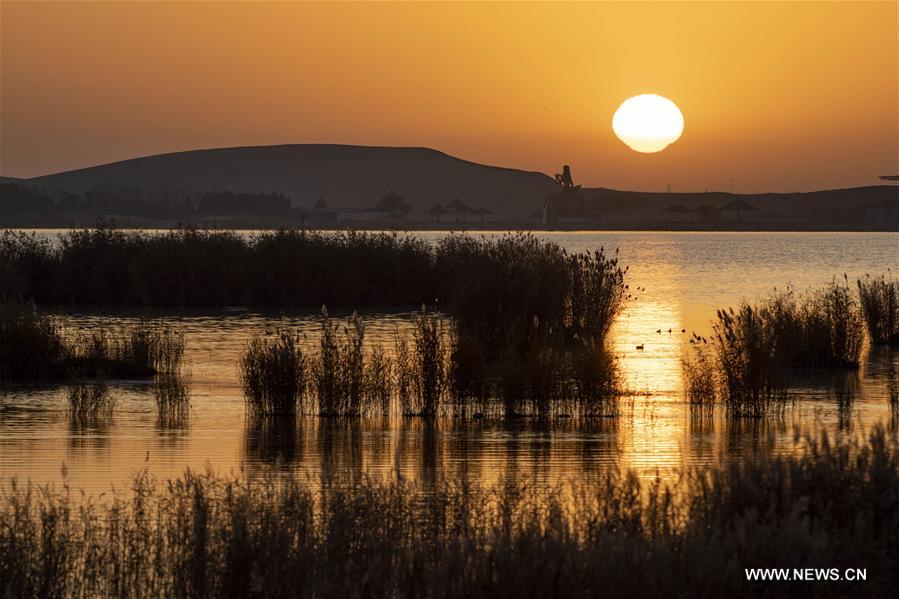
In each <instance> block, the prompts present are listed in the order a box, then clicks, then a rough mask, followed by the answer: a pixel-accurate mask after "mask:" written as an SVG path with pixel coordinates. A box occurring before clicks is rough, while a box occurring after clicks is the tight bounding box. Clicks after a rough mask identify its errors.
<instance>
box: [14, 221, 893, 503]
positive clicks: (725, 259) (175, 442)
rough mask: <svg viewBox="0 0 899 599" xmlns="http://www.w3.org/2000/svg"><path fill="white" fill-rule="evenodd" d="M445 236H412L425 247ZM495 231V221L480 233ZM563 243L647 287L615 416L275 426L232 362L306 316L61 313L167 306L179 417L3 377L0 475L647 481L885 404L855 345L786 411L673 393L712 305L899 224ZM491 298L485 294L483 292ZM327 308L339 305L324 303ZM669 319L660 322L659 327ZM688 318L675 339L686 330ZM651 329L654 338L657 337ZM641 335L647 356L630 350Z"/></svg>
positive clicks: (856, 272)
mask: <svg viewBox="0 0 899 599" xmlns="http://www.w3.org/2000/svg"><path fill="white" fill-rule="evenodd" d="M445 234H446V233H438V232H423V233H420V234H419V235H420V236H422V237H424V238H426V239H429V240H434V241H436V240H437V239H439V237H440V236H442V235H445ZM486 234H487V235H498V234H502V233H499V232H497V233H486ZM539 236H540V237H542V238H546V239H550V240H553V241H556V242H558V243H560V244H561V245H562V246H564V247H566V248H568V249H569V250H571V251H588V250H593V249H596V248H598V247H600V246H603V247H605V248H606V250H607V251H615V248H619V249H620V253H619V257H620V258H621V261H622V263H623V264H625V265H627V266H629V272H628V283H629V284H630V286H631V289H637V288H640V289H642V290H641V291H639V292H638V293H637V298H636V299H635V300H634V301H633V302H631V303H630V304H629V305H628V306H627V308H626V310H625V312H624V313H623V314H622V316H621V318H620V320H619V321H618V323H617V324H616V326H615V327H614V329H613V331H612V346H613V348H614V350H615V352H616V353H617V355H618V356H619V359H620V363H621V369H622V373H623V375H624V377H625V382H626V386H627V388H628V389H630V390H631V391H632V392H633V395H632V396H631V397H629V398H626V400H625V404H624V410H623V415H622V416H621V417H620V418H617V419H602V420H596V421H591V422H576V421H572V420H555V421H551V422H548V423H546V422H544V423H541V422H535V421H520V422H512V423H510V422H504V421H502V420H491V419H486V420H462V419H458V418H452V417H449V416H447V417H442V418H438V419H437V420H436V421H435V422H426V421H422V420H420V419H402V418H389V419H383V418H362V419H357V420H346V419H319V418H315V417H299V418H297V420H296V421H294V422H288V423H281V424H272V423H270V422H264V421H259V420H256V419H253V418H249V417H247V415H246V414H245V411H244V404H243V398H242V395H241V392H240V388H239V382H238V371H237V363H238V358H239V355H240V353H241V351H242V350H243V348H244V346H245V344H246V341H247V339H248V338H249V337H250V336H251V335H252V334H254V333H257V332H264V331H266V330H273V329H275V328H278V327H284V326H289V327H296V328H299V329H301V330H307V331H308V332H309V333H310V334H314V333H315V332H316V330H317V327H318V323H317V321H316V318H317V316H318V314H317V311H316V310H312V309H302V308H300V309H296V310H290V311H259V310H254V309H249V310H244V309H234V308H236V307H229V308H228V309H218V310H208V309H206V310H194V309H183V310H172V309H166V310H136V309H133V308H129V309H121V308H115V307H107V308H90V309H87V308H84V309H81V308H79V309H77V310H73V309H71V308H70V309H57V310H56V312H57V313H58V314H59V315H60V318H62V319H63V322H64V323H65V324H66V326H71V327H86V326H91V324H92V323H94V322H96V321H97V319H101V318H102V319H106V320H112V321H113V322H117V323H127V322H130V321H133V320H135V319H137V318H139V317H141V316H146V315H148V314H149V315H153V316H157V317H162V318H164V319H165V320H167V321H170V322H171V323H172V324H174V325H175V326H177V327H178V328H180V329H181V330H183V331H184V332H185V334H186V338H187V363H188V365H189V369H190V371H191V381H192V406H193V407H192V414H191V417H190V419H189V421H187V422H182V423H175V424H174V425H173V423H164V422H159V421H158V419H157V415H156V409H155V403H154V400H153V396H152V392H151V390H150V381H127V382H126V381H114V382H113V392H114V393H115V394H116V397H117V406H116V409H115V412H114V414H113V416H112V417H111V418H108V419H101V420H99V421H92V422H75V421H72V420H71V419H70V418H69V417H68V416H67V414H66V395H65V389H64V388H60V387H43V388H34V387H6V388H3V389H0V478H2V479H4V480H7V479H9V478H11V477H16V478H19V479H22V480H24V479H31V480H33V481H35V482H39V483H45V482H55V483H58V482H59V481H61V480H62V478H63V477H65V479H66V480H67V481H68V482H69V483H70V484H72V485H73V486H75V487H84V488H86V489H87V490H90V491H95V492H102V491H106V490H108V489H109V488H110V486H111V485H117V486H121V485H122V484H124V483H125V482H126V481H127V480H128V478H129V477H130V476H131V474H133V473H134V472H136V471H138V470H139V469H144V468H146V469H148V470H149V471H150V472H151V473H152V474H154V475H156V476H158V477H160V478H168V477H173V476H178V475H180V474H181V473H182V472H183V471H184V469H185V468H188V467H189V468H193V469H200V470H202V469H205V468H212V469H214V470H216V471H218V472H222V473H227V472H230V471H234V472H239V471H243V472H245V473H247V474H249V475H262V474H265V473H267V472H270V471H271V470H272V469H277V470H284V469H288V470H295V471H298V472H300V473H302V474H304V475H308V476H309V477H310V478H312V479H316V480H318V479H331V478H334V477H337V478H348V479H354V478H358V477H361V476H397V475H399V476H403V477H407V478H417V479H421V480H424V481H428V480H438V479H440V478H441V477H466V478H469V479H472V480H479V481H496V480H500V479H503V478H514V477H522V476H527V477H529V478H536V479H538V480H547V481H552V480H557V479H559V478H566V477H577V476H579V475H583V474H585V473H589V472H595V471H598V470H601V469H602V468H605V467H607V466H609V465H612V464H620V465H623V466H626V467H630V468H634V469H636V470H637V471H638V472H640V473H641V474H643V475H645V476H654V475H656V473H658V474H660V475H662V476H665V475H666V474H670V473H671V472H672V470H673V469H674V468H677V467H680V466H684V465H700V466H701V465H703V464H708V463H710V462H712V461H715V460H718V459H721V458H722V457H727V456H737V457H738V456H740V455H741V454H742V453H743V452H745V451H747V450H748V449H750V448H752V447H754V446H757V445H759V444H764V445H766V446H769V447H770V448H771V450H772V451H775V452H789V451H794V450H795V449H796V445H795V436H796V434H797V432H798V433H799V434H802V433H814V432H817V431H821V430H826V431H829V432H832V433H834V434H855V433H857V432H859V431H863V430H866V429H870V427H872V426H874V425H875V424H876V423H878V422H882V421H884V420H885V418H886V417H887V415H888V408H887V402H888V398H889V396H890V394H891V393H896V389H897V386H896V377H897V374H896V373H897V371H899V352H895V351H891V350H889V349H886V348H875V349H874V350H866V352H865V354H864V360H863V365H862V368H861V369H860V370H859V371H856V372H845V371H835V372H818V373H809V374H807V375H802V376H801V378H800V379H797V381H796V388H795V389H794V392H793V393H792V399H793V402H792V404H791V406H790V407H789V409H788V410H787V413H786V414H785V415H784V417H783V418H779V419H766V420H746V421H740V422H730V421H727V420H725V419H723V418H715V419H713V420H711V421H705V420H703V421H695V420H693V419H691V417H690V416H689V411H688V409H687V407H686V405H685V403H684V398H683V380H682V378H681V367H680V362H681V358H682V356H683V355H684V352H685V351H688V350H689V345H688V343H687V340H688V338H689V334H690V333H691V332H693V331H696V332H699V333H701V334H702V333H706V332H708V331H709V329H710V322H711V319H712V318H713V316H714V312H715V309H716V308H718V307H724V306H731V305H736V304H738V303H739V302H740V301H741V300H744V299H750V300H753V299H757V298H759V297H760V296H763V295H765V294H767V293H769V292H770V291H772V290H773V289H774V288H775V287H778V288H781V289H782V288H784V287H786V286H787V285H792V286H793V287H795V288H796V289H797V290H798V291H802V290H805V289H808V288H812V287H820V286H822V285H825V284H827V283H829V282H831V281H833V280H834V279H837V280H842V279H843V276H844V274H845V275H846V276H848V277H849V280H850V281H854V279H855V278H857V277H859V276H863V275H864V274H866V273H871V274H880V273H885V272H886V271H887V269H888V268H891V267H895V266H896V265H897V264H899V235H897V234H895V233H709V232H702V233H692V232H679V233H671V232H620V233H619V232H583V233H577V232H570V233H569V232H566V233H541V234H539ZM485 299H487V298H485ZM360 311H361V312H362V313H363V314H364V317H365V319H366V322H367V327H366V336H367V337H366V338H367V341H368V342H371V343H375V342H378V341H382V342H384V343H385V344H387V345H389V344H391V343H392V340H393V336H394V335H395V333H396V331H397V330H398V329H400V330H401V329H403V328H404V327H406V326H407V317H408V314H407V313H403V312H401V311H400V312H397V311H395V310H393V309H391V310H386V309H383V308H372V307H367V308H364V307H360ZM335 312H336V310H335V309H332V314H333V313H335ZM669 329H670V330H671V332H670V333H669V332H668V330H669ZM682 330H686V333H683V332H681V331H682ZM657 331H661V333H659V332H657ZM637 345H643V346H644V349H643V350H637V349H636V346H637Z"/></svg>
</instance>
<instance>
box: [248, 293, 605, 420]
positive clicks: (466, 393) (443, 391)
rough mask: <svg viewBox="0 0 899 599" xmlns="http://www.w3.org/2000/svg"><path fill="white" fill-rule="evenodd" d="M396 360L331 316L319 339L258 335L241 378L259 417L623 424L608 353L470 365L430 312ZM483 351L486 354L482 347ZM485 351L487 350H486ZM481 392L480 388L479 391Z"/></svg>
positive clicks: (551, 351)
mask: <svg viewBox="0 0 899 599" xmlns="http://www.w3.org/2000/svg"><path fill="white" fill-rule="evenodd" d="M411 325H412V326H411V332H408V333H403V334H400V333H397V336H396V338H395V342H394V347H393V348H392V352H391V353H390V354H388V353H387V352H386V351H385V349H384V348H383V347H382V346H373V347H368V348H366V347H365V344H364V340H365V325H364V323H363V321H362V319H361V318H360V317H359V316H358V315H356V314H353V316H351V317H350V318H348V319H346V320H342V319H334V318H329V317H328V316H327V314H326V313H325V314H324V315H323V318H322V321H321V332H320V333H319V336H318V338H317V339H305V338H302V339H301V338H299V337H294V336H291V335H290V334H289V333H284V332H279V333H277V334H275V335H271V334H267V335H257V336H255V337H254V338H253V339H252V340H251V341H250V343H249V344H248V346H247V349H246V350H245V352H244V355H243V357H242V359H241V365H240V371H241V378H242V381H243V386H244V394H245V396H246V399H247V405H248V408H249V410H250V412H252V413H254V414H268V415H294V414H296V413H307V414H308V413H314V414H317V415H319V416H326V417H327V416H363V415H369V416H370V415H389V414H390V413H391V412H392V411H393V410H398V413H399V414H401V415H403V416H422V417H429V418H430V417H434V416H437V415H438V414H444V413H452V414H455V415H459V416H477V417H482V416H486V415H490V416H505V417H510V418H511V417H521V416H537V417H552V416H573V415H579V416H585V417H592V416H616V415H617V414H618V398H619V396H620V395H621V393H622V392H621V391H620V385H619V382H618V368H617V363H616V361H615V360H614V358H613V357H612V356H611V354H610V353H609V352H608V351H607V350H606V349H605V348H604V347H602V346H599V345H596V344H595V343H593V342H590V341H581V342H579V343H577V344H575V345H574V346H573V347H561V346H559V345H558V343H555V344H547V345H541V344H539V343H535V344H533V350H532V352H533V353H532V354H531V355H529V356H528V357H527V358H526V359H525V360H523V361H518V360H512V359H506V360H503V361H500V362H497V361H495V362H494V363H492V364H489V365H485V364H484V363H482V362H480V361H478V360H471V361H469V362H466V361H465V360H466V359H468V357H467V354H466V353H465V351H466V350H465V346H462V345H461V344H460V343H459V337H458V335H457V334H456V326H455V322H454V321H453V320H452V319H449V318H447V317H446V316H445V315H443V314H440V313H437V312H433V311H430V312H429V311H428V310H427V308H426V307H424V306H423V307H422V310H421V311H420V312H415V313H413V314H412V316H411ZM475 347H478V346H475ZM479 349H480V348H479ZM475 386H476V387H475Z"/></svg>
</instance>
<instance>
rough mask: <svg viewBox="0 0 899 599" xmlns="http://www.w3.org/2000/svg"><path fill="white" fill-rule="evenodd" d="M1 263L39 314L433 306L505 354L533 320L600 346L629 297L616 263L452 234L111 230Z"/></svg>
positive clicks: (10, 238) (6, 253)
mask: <svg viewBox="0 0 899 599" xmlns="http://www.w3.org/2000/svg"><path fill="white" fill-rule="evenodd" d="M0 264H4V267H3V269H2V270H0V281H2V280H8V281H10V285H9V288H10V289H12V288H13V287H15V289H16V290H17V291H16V292H15V295H16V297H19V298H21V299H33V300H34V301H36V302H38V303H67V304H125V305H133V304H138V305H177V306H183V305H279V306H298V305H306V306H309V305H320V304H321V303H325V304H327V305H338V306H349V305H355V306H359V305H405V306H409V305H412V306H415V305H419V304H421V303H422V302H423V301H424V302H427V303H433V302H435V300H437V301H439V302H440V305H441V306H442V308H441V310H442V311H444V312H446V313H448V314H451V315H453V316H455V317H457V318H458V319H459V321H460V323H462V324H463V326H465V327H468V328H469V329H471V330H472V331H474V332H476V333H482V334H480V337H481V338H482V339H483V341H482V342H483V343H484V344H485V345H486V346H488V347H491V348H501V347H502V346H503V343H502V339H501V337H502V336H503V330H504V329H507V328H509V327H510V326H522V327H525V328H526V327H527V326H529V325H530V322H531V319H532V318H533V317H534V316H537V317H538V318H540V319H541V321H544V322H546V323H547V324H553V325H555V327H556V329H557V331H558V333H559V334H560V335H561V334H568V335H569V336H571V335H573V334H575V333H577V334H581V335H583V336H587V337H591V336H592V337H594V338H597V339H599V338H600V337H604V335H605V333H606V332H607V331H608V327H609V326H611V323H612V322H613V321H614V318H615V317H616V315H617V314H618V312H619V311H620V309H621V306H622V304H623V302H624V301H625V300H626V299H627V298H628V297H629V291H628V289H627V286H626V285H625V283H624V276H625V272H626V269H623V268H621V267H620V266H619V265H618V260H617V257H610V256H607V255H606V254H605V253H604V252H603V251H602V250H600V251H598V252H591V253H584V254H568V253H567V252H565V251H564V250H563V249H562V248H560V247H559V246H558V245H557V244H554V243H550V242H543V241H539V240H538V239H537V238H536V237H534V236H533V235H526V234H514V235H506V236H503V237H501V238H498V239H487V238H474V237H470V236H465V235H452V236H449V237H448V238H446V239H443V240H442V241H441V242H440V243H438V244H436V245H431V244H429V243H427V242H425V241H423V240H422V239H420V238H417V237H415V236H411V235H398V234H395V233H359V232H353V231H346V232H330V233H323V232H313V231H303V230H284V231H268V232H262V233H258V234H255V235H251V236H240V235H238V234H236V233H233V232H228V231H205V230H197V229H176V230H172V231H168V232H165V233H161V234H148V233H143V232H140V231H137V232H124V231H121V230H116V229H114V228H113V227H112V226H111V225H110V224H109V223H106V224H101V225H100V226H98V227H97V228H95V229H90V230H75V231H70V232H67V233H64V234H61V235H60V237H59V239H58V242H57V243H54V244H51V243H49V242H46V241H41V240H38V239H37V238H35V237H34V236H29V235H25V234H21V233H18V232H14V231H8V230H7V231H3V232H2V233H0ZM13 282H15V285H13ZM484 298H490V301H484ZM500 322H502V323H504V324H503V325H502V326H500V325H499V323H500ZM513 323H514V324H513Z"/></svg>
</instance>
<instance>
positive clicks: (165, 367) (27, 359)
mask: <svg viewBox="0 0 899 599" xmlns="http://www.w3.org/2000/svg"><path fill="white" fill-rule="evenodd" d="M183 358H184V337H183V335H181V334H180V333H178V332H176V331H173V330H172V329H170V328H168V327H166V326H164V325H163V324H161V323H155V322H151V321H141V322H138V323H136V324H134V325H130V326H125V327H117V328H113V327H109V326H108V325H106V324H105V323H100V324H99V325H97V326H94V327H91V328H89V329H85V330H77V331H71V330H65V329H63V328H62V327H60V326H59V325H58V324H57V322H56V320H54V319H53V318H52V317H50V316H47V315H46V314H41V313H39V312H38V311H37V309H36V308H35V306H34V304H20V303H3V302H0V381H4V380H31V381H35V380H41V381H48V380H58V379H65V378H81V377H87V378H96V377H99V376H103V377H121V378H134V377H145V376H150V375H153V374H155V373H157V372H172V371H174V370H177V369H178V368H179V367H180V364H181V362H182V360H183Z"/></svg>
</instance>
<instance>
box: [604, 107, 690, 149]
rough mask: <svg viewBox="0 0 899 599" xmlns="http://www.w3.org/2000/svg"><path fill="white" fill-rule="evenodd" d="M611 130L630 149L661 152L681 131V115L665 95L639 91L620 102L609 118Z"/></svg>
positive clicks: (682, 125)
mask: <svg viewBox="0 0 899 599" xmlns="http://www.w3.org/2000/svg"><path fill="white" fill-rule="evenodd" d="M612 129H613V130H614V131H615V135H617V136H618V138H619V139H620V140H621V141H623V142H624V143H625V144H627V145H628V147H630V148H631V149H632V150H636V151H637V152H643V153H647V154H649V153H653V152H661V151H662V150H664V149H665V148H667V147H668V146H669V145H670V144H672V143H674V142H675V141H677V139H678V138H679V137H680V136H681V133H683V132H684V115H683V114H681V111H680V109H679V108H678V107H677V105H676V104H675V103H674V102H672V101H671V100H669V99H668V98H663V97H662V96H657V95H656V94H641V95H639V96H634V97H633V98H628V99H627V100H625V101H624V102H622V103H621V106H619V107H618V110H616V111H615V116H614V117H612Z"/></svg>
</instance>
